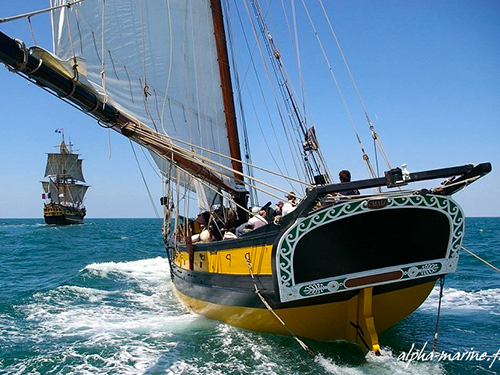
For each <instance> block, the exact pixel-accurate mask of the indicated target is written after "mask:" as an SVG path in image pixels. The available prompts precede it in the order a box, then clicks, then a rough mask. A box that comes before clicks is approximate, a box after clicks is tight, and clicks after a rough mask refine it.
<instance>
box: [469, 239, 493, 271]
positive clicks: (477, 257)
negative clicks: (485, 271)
mask: <svg viewBox="0 0 500 375" xmlns="http://www.w3.org/2000/svg"><path fill="white" fill-rule="evenodd" d="M462 249H463V250H464V251H465V252H467V253H468V254H469V255H472V256H473V257H474V258H476V259H477V260H479V261H481V262H483V263H484V264H486V265H487V266H488V267H490V268H491V269H493V270H495V271H497V272H500V268H498V267H496V266H494V265H493V264H491V263H489V262H487V261H486V260H484V259H483V258H481V257H480V256H479V255H477V254H475V253H473V252H472V251H470V250H469V249H467V248H466V247H465V246H463V245H462Z"/></svg>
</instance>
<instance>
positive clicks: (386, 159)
mask: <svg viewBox="0 0 500 375" xmlns="http://www.w3.org/2000/svg"><path fill="white" fill-rule="evenodd" d="M319 3H320V5H321V8H322V9H323V13H324V15H325V18H326V21H327V22H328V26H329V27H330V31H331V33H332V35H333V38H334V39H335V43H336V44H337V48H338V50H339V52H340V56H341V57H342V60H343V62H344V65H345V67H346V69H347V72H348V73H349V77H350V79H351V82H352V85H353V87H354V90H355V91H356V95H357V97H358V100H359V103H360V104H361V108H362V109H363V113H364V115H365V118H366V121H367V122H368V126H369V128H370V131H371V134H372V138H373V142H374V145H375V143H376V144H378V146H379V148H380V152H381V153H382V157H383V158H384V160H385V162H386V164H387V166H388V167H389V169H392V166H391V163H390V162H389V158H388V157H387V155H386V153H385V150H384V147H383V146H382V142H381V141H380V138H379V136H378V134H377V133H376V132H375V127H374V126H373V123H372V121H371V119H370V116H368V111H367V110H366V107H365V104H364V102H363V99H362V98H361V94H360V92H359V89H358V85H357V84H356V81H355V80H354V76H353V74H352V72H351V68H350V67H349V64H348V63H347V59H346V57H345V55H344V51H343V50H342V47H341V46H340V42H339V40H338V38H337V34H336V33H335V31H334V29H333V26H332V23H331V22H330V18H329V17H328V13H327V12H326V9H325V7H324V5H323V1H322V0H319ZM374 147H375V154H376V152H377V149H376V146H374ZM377 168H378V165H377ZM377 175H378V173H377Z"/></svg>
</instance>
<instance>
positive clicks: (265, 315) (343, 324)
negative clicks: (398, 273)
mask: <svg viewBox="0 0 500 375" xmlns="http://www.w3.org/2000/svg"><path fill="white" fill-rule="evenodd" d="M434 285H435V280H431V281H426V282H424V283H419V284H417V285H413V286H404V287H402V288H401V289H397V290H392V291H383V290H377V288H375V289H374V291H373V293H374V295H373V302H372V314H371V316H372V317H373V320H374V322H375V329H376V332H378V333H382V332H384V331H385V330H386V329H388V328H390V327H392V326H393V325H395V324H396V323H398V322H399V321H401V320H403V319H404V318H405V317H407V316H408V315H410V314H411V313H412V312H413V311H415V310H416V309H417V308H418V307H419V306H420V305H421V304H422V303H423V302H424V301H425V299H426V298H427V296H428V295H429V293H430V292H431V291H432V288H433V287H434ZM174 287H175V291H176V294H177V297H178V298H179V300H180V301H181V302H182V303H183V304H184V305H185V306H187V307H188V308H189V309H190V310H192V311H193V312H195V313H197V314H200V315H204V316H206V317H207V318H210V319H214V320H219V321H222V322H225V323H227V324H230V325H233V326H236V327H240V328H244V329H248V330H252V331H257V332H265V333H273V334H281V335H289V334H290V333H289V331H288V330H287V329H286V328H285V327H284V326H283V325H282V324H281V323H280V322H279V321H278V320H277V319H276V318H275V317H274V316H273V315H272V313H271V312H270V311H268V310H267V309H266V308H265V307H264V306H263V305H262V303H261V304H260V305H261V306H260V307H248V306H233V305H228V304H225V303H224V300H221V302H220V303H213V302H207V301H204V300H202V299H198V298H192V297H189V296H188V295H187V294H191V293H189V288H190V287H191V286H188V285H183V283H182V282H177V283H174ZM181 290H182V291H181ZM185 293H186V294H185ZM228 293H229V294H230V292H228ZM346 298H347V299H346V300H340V301H335V302H328V303H319V304H307V305H304V306H296V307H284V308H280V309H275V310H274V311H275V312H276V313H277V314H278V315H279V317H280V318H281V319H282V320H283V321H284V322H285V323H286V326H287V327H288V328H289V329H290V330H291V331H292V332H293V333H294V334H295V335H297V336H300V337H304V338H308V339H313V340H318V341H333V340H349V341H353V342H359V341H360V340H359V339H358V338H357V336H358V331H357V329H356V326H359V325H360V323H361V322H360V321H359V320H360V317H359V311H358V310H359V309H358V307H359V304H360V292H357V293H355V294H354V295H351V294H349V293H348V294H347V295H346ZM228 299H231V297H229V296H228ZM365 341H368V340H365ZM359 343H360V344H362V345H363V344H364V343H362V341H361V342H359ZM368 349H371V347H368Z"/></svg>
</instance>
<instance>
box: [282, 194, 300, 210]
mask: <svg viewBox="0 0 500 375" xmlns="http://www.w3.org/2000/svg"><path fill="white" fill-rule="evenodd" d="M286 199H288V201H287V202H286V203H285V204H284V205H283V207H282V208H281V214H282V215H283V216H285V215H288V214H289V213H290V212H292V211H293V210H295V207H296V206H297V197H296V195H295V193H294V192H293V191H291V192H289V193H288V194H287V195H286Z"/></svg>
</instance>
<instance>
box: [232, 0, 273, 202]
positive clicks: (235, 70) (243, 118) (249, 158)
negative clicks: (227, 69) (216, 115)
mask: <svg viewBox="0 0 500 375" xmlns="http://www.w3.org/2000/svg"><path fill="white" fill-rule="evenodd" d="M224 4H225V9H226V14H227V17H225V20H226V26H227V35H228V42H229V43H228V44H229V47H230V48H231V52H232V53H231V54H229V55H230V57H231V63H232V67H233V75H232V76H233V78H234V82H235V84H236V92H237V94H238V95H236V101H237V103H238V110H239V114H240V116H239V122H238V123H239V124H240V127H241V129H242V130H243V148H244V150H245V161H246V163H247V164H246V167H247V174H248V175H249V176H252V177H253V176H254V171H253V167H252V166H251V164H252V154H251V151H250V139H249V138H248V128H247V122H246V116H245V111H244V110H243V97H242V91H241V84H240V76H239V73H238V65H237V62H236V61H237V59H236V49H235V47H234V35H233V27H232V22H231V11H230V7H229V1H225V2H224ZM266 144H267V142H266ZM250 202H251V205H252V206H255V205H258V204H259V198H258V196H257V191H256V190H255V189H250Z"/></svg>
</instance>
